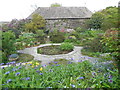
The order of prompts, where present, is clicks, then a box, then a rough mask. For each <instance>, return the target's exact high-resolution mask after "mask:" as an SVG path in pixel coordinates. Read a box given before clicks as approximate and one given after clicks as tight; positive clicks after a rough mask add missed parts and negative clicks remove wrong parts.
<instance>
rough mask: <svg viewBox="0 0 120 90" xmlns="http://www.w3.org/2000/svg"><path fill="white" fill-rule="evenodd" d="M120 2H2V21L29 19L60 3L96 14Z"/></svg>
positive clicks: (49, 0)
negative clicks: (82, 8) (41, 8)
mask: <svg viewBox="0 0 120 90" xmlns="http://www.w3.org/2000/svg"><path fill="white" fill-rule="evenodd" d="M119 1H120V0H0V21H11V20H12V19H18V20H19V19H24V18H27V17H28V16H29V15H30V14H31V13H32V12H33V11H34V10H35V9H36V7H50V5H51V4H53V3H59V4H61V5H62V6H63V7H87V8H88V9H89V10H90V11H92V12H95V11H98V10H102V9H105V8H106V7H108V6H118V2H119Z"/></svg>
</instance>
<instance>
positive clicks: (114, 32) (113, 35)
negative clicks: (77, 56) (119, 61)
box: [101, 28, 120, 57]
mask: <svg viewBox="0 0 120 90" xmlns="http://www.w3.org/2000/svg"><path fill="white" fill-rule="evenodd" d="M118 32H119V31H118V29H117V28H111V29H110V30H108V31H106V33H105V34H104V36H103V39H102V40H101V42H102V44H104V45H105V46H106V51H108V52H110V53H112V55H113V56H116V57H118V56H119V55H120V54H119V48H120V45H119V44H118V43H119V38H118Z"/></svg>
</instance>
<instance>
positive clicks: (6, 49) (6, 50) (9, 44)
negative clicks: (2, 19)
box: [2, 31, 16, 62]
mask: <svg viewBox="0 0 120 90" xmlns="http://www.w3.org/2000/svg"><path fill="white" fill-rule="evenodd" d="M15 39H16V38H15V34H14V33H13V32H12V31H8V32H3V33H2V52H3V62H6V61H7V60H8V59H7V58H8V55H10V54H12V53H15V51H16V48H15V46H14V43H15V42H16V41H15Z"/></svg>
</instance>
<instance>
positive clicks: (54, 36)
mask: <svg viewBox="0 0 120 90" xmlns="http://www.w3.org/2000/svg"><path fill="white" fill-rule="evenodd" d="M49 35H50V40H51V41H52V42H53V43H61V42H63V41H64V40H65V36H64V33H63V32H59V31H58V30H57V29H54V31H53V32H50V33H49Z"/></svg>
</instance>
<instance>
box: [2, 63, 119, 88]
mask: <svg viewBox="0 0 120 90" xmlns="http://www.w3.org/2000/svg"><path fill="white" fill-rule="evenodd" d="M57 62H58V61H57ZM54 63H56V62H54ZM58 63H59V62H58ZM58 63H57V64H54V65H47V66H46V67H45V68H44V67H42V66H41V65H39V63H33V62H32V63H30V64H31V65H29V63H28V64H26V65H21V66H11V67H6V68H5V69H2V73H1V74H2V88H71V89H72V88H120V86H119V83H120V80H119V79H118V70H117V69H116V68H114V67H113V70H109V69H107V68H108V67H106V68H105V67H104V65H100V66H102V68H100V67H99V68H97V67H96V66H95V65H94V64H91V63H90V62H89V61H83V62H80V63H71V64H66V65H62V64H58ZM36 65H37V67H35V66H36ZM33 67H35V68H33ZM41 68H42V69H41Z"/></svg>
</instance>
